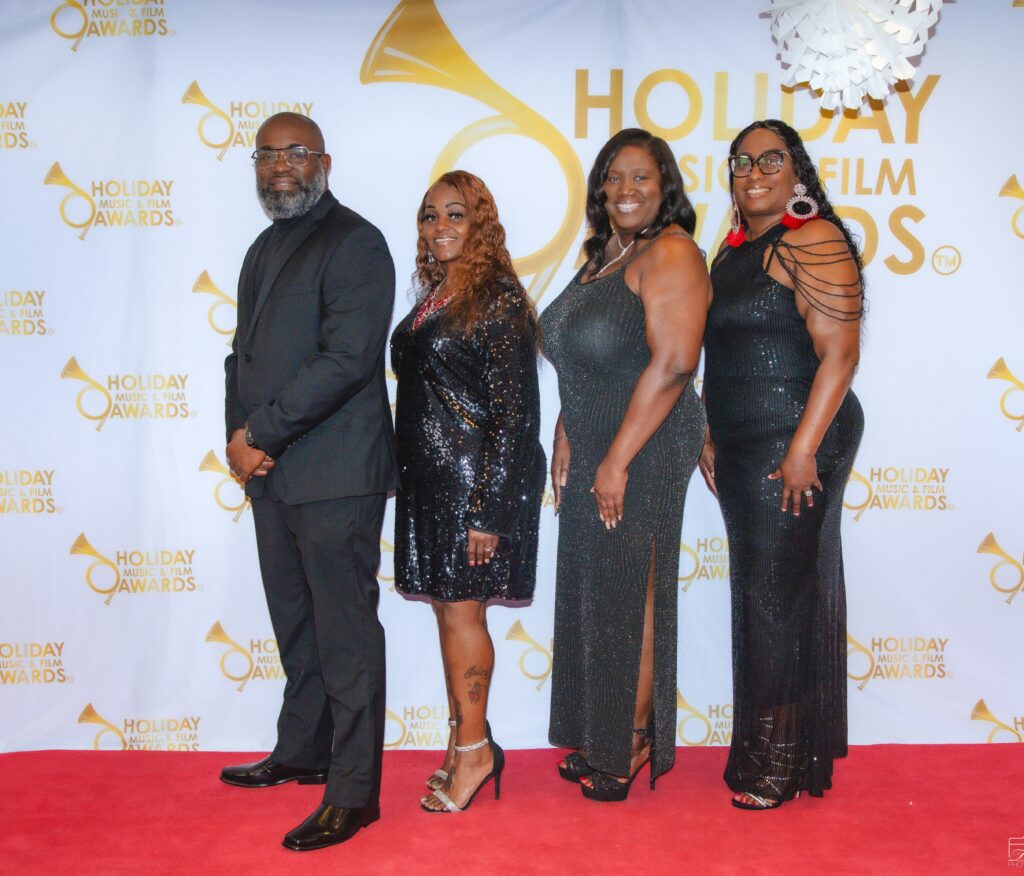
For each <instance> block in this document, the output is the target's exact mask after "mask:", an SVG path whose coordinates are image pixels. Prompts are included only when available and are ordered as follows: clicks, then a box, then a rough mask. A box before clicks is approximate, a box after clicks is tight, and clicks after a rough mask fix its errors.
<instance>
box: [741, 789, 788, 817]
mask: <svg viewBox="0 0 1024 876" xmlns="http://www.w3.org/2000/svg"><path fill="white" fill-rule="evenodd" d="M794 796H795V797H799V796H800V791H797V792H796V794H795V795H794ZM740 797H746V798H747V799H748V800H752V801H753V802H751V803H747V802H745V801H744V800H740ZM782 803H783V801H782V798H781V797H762V796H760V795H759V794H751V793H750V792H749V791H740V792H739V793H738V794H735V795H733V798H732V805H733V806H735V807H736V808H737V809H746V810H748V811H750V812H761V811H762V810H764V809H778V808H779V807H780V806H781V805H782Z"/></svg>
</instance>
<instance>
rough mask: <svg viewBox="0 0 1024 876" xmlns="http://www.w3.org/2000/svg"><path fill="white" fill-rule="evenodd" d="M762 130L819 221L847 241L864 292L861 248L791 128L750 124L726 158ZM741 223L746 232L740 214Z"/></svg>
mask: <svg viewBox="0 0 1024 876" xmlns="http://www.w3.org/2000/svg"><path fill="white" fill-rule="evenodd" d="M762 129H764V130H768V131H771V132H772V133H773V134H775V136H777V137H778V138H779V139H780V140H782V142H783V143H785V144H786V151H787V152H788V153H789V157H790V158H791V159H792V160H793V172H794V173H795V174H796V178H797V180H798V181H799V182H802V183H803V184H804V185H805V186H806V187H807V194H808V195H809V196H810V197H812V198H814V200H815V201H817V202H818V218H819V219H825V220H826V221H828V222H831V223H832V224H833V225H835V227H836V228H838V229H839V231H840V232H841V233H842V235H843V237H844V238H846V243H847V244H848V245H849V247H850V252H851V253H852V254H853V258H854V261H855V262H856V263H857V277H858V279H859V280H860V284H861V290H863V289H864V260H863V259H862V258H861V253H860V246H859V245H858V243H857V241H856V239H855V238H854V236H853V235H852V234H851V233H850V229H849V228H847V227H846V223H845V222H843V220H842V219H840V218H839V217H838V216H837V215H836V211H835V208H834V207H833V206H832V202H831V201H830V200H829V199H828V194H826V192H825V187H824V186H823V185H822V184H821V178H820V177H819V176H818V169H817V168H816V167H815V166H814V162H813V161H811V156H810V155H808V154H807V148H806V147H805V146H804V141H803V140H801V139H800V135H799V134H798V133H797V132H796V131H795V130H794V129H793V128H791V127H790V126H789V125H787V124H786V123H785V122H783V121H780V120H779V119H762V120H761V121H758V122H751V123H750V124H749V125H747V126H746V127H745V128H744V129H743V130H742V131H740V132H739V133H738V134H737V135H736V139H735V140H733V141H732V143H730V144H729V154H730V155H735V154H736V150H737V149H739V147H740V143H742V142H743V138H744V137H746V136H747V134H749V133H750V132H751V131H758V130H762ZM732 187H733V175H732V168H731V167H730V168H729V194H730V195H731V194H732ZM734 203H735V202H734ZM740 220H741V221H742V222H743V227H744V228H746V227H747V220H746V219H745V218H744V217H743V215H742V213H741V214H740Z"/></svg>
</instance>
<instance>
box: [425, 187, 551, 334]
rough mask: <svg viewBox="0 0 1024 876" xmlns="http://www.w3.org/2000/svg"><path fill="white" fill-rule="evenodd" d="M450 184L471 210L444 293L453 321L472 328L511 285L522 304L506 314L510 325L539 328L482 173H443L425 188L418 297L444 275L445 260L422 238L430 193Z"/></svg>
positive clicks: (450, 321) (457, 326)
mask: <svg viewBox="0 0 1024 876" xmlns="http://www.w3.org/2000/svg"><path fill="white" fill-rule="evenodd" d="M442 184H445V185H449V186H452V188H454V189H455V190H456V191H458V193H459V195H460V196H461V197H462V200H463V201H464V202H465V204H466V208H467V210H468V211H469V233H468V234H467V236H466V240H465V242H464V243H463V247H462V255H461V256H460V257H459V258H458V259H457V260H456V261H454V262H449V263H448V274H447V280H446V281H445V293H446V294H447V295H450V296H451V300H450V301H449V302H448V304H447V305H446V307H445V309H444V317H445V319H446V321H447V322H448V324H449V325H451V326H453V327H454V328H455V329H457V330H458V331H461V332H469V331H471V330H472V328H473V326H475V325H476V324H477V322H478V321H479V320H480V319H481V318H482V317H483V316H484V315H485V314H486V313H487V312H488V310H490V309H491V308H492V307H493V305H494V302H495V300H496V299H497V298H498V297H499V296H500V295H502V293H503V292H504V293H505V294H507V293H508V291H513V292H516V293H518V294H519V296H520V297H521V298H522V301H523V307H521V308H517V309H516V310H515V311H514V312H513V311H510V312H508V313H507V314H504V316H505V318H507V320H508V321H509V323H510V324H511V327H512V328H514V329H517V330H520V331H525V330H530V331H532V332H533V333H534V334H536V330H537V312H536V309H535V308H534V306H533V302H532V301H531V300H530V296H529V295H527V294H526V290H525V289H524V288H523V284H522V283H520V282H519V278H518V277H517V276H516V271H515V268H514V267H513V266H512V257H511V256H510V255H509V254H508V249H507V248H506V246H505V229H504V228H503V227H502V225H501V222H499V221H498V207H497V205H496V204H495V203H494V197H493V196H492V195H491V193H490V191H489V190H488V188H487V186H486V185H484V182H483V180H482V179H480V178H479V177H477V176H473V174H471V173H467V172H466V171H464V170H452V171H449V172H448V173H445V174H442V175H441V176H440V177H438V178H437V180H435V181H434V183H433V184H432V185H431V186H430V188H429V189H427V191H426V192H424V194H423V200H422V201H421V202H420V208H419V211H418V212H417V214H416V227H417V230H418V231H419V237H418V239H417V241H416V274H415V277H416V282H417V285H418V286H419V293H420V297H423V296H424V295H426V294H427V293H428V292H429V291H430V290H431V289H433V288H435V287H436V286H437V284H438V283H440V282H441V280H444V279H445V272H444V270H442V268H441V265H440V264H439V263H438V262H436V261H434V260H433V259H432V258H431V257H430V253H429V250H428V249H427V243H426V241H425V240H424V239H423V211H424V208H425V207H426V203H427V195H429V194H430V192H431V191H432V190H433V189H434V188H435V187H437V186H439V185H442Z"/></svg>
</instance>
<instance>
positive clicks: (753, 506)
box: [704, 226, 864, 800]
mask: <svg viewBox="0 0 1024 876" xmlns="http://www.w3.org/2000/svg"><path fill="white" fill-rule="evenodd" d="M785 231H786V229H785V227H783V226H777V227H776V228H774V229H771V230H769V231H767V232H765V233H764V234H763V235H761V237H759V238H758V239H757V240H754V241H749V242H747V243H744V244H743V245H741V246H740V247H738V248H736V249H731V250H729V251H728V252H727V254H726V255H724V256H723V257H722V258H721V259H720V260H719V261H718V263H716V265H715V267H714V268H713V270H712V272H711V280H712V285H713V287H714V301H713V303H712V305H711V309H710V311H709V312H708V322H707V329H706V331H705V335H704V351H705V364H704V402H705V405H706V406H707V412H708V424H709V425H710V427H711V436H712V440H713V441H714V442H715V483H716V485H717V487H718V495H719V502H720V504H721V508H722V516H723V518H724V520H725V528H726V533H727V535H728V538H729V564H730V579H731V591H732V649H733V708H734V712H733V735H732V745H731V748H730V752H729V760H728V764H727V766H726V771H725V779H726V782H727V784H728V785H729V787H730V788H732V790H734V791H737V792H744V791H745V792H747V793H750V794H757V795H759V796H763V797H771V798H775V799H782V800H788V799H790V798H791V797H793V796H794V794H795V793H796V792H797V791H800V790H806V791H809V792H810V793H811V794H812V795H814V796H821V794H822V792H823V791H824V790H826V789H828V788H830V787H831V785H832V762H833V759H834V758H836V757H842V756H844V755H845V754H846V748H847V741H846V728H847V724H846V595H845V593H846V592H845V586H844V581H843V555H842V545H841V541H840V532H839V528H840V521H841V515H842V502H843V490H844V488H845V486H846V481H847V479H848V477H849V475H850V469H851V467H852V465H853V459H854V455H855V454H856V450H857V446H858V444H859V443H860V438H861V434H862V432H863V429H864V415H863V412H862V411H861V407H860V403H859V402H858V401H857V398H856V396H855V395H854V394H853V392H852V391H851V392H848V393H847V396H846V399H845V400H844V401H843V404H842V406H841V407H840V409H839V412H838V414H837V415H836V417H835V419H834V420H833V422H832V424H831V425H830V426H829V428H828V430H827V431H826V433H825V436H824V439H823V440H822V443H821V446H820V448H819V450H818V454H817V464H818V476H819V478H820V480H821V482H822V485H823V486H824V490H823V491H822V492H821V493H818V491H817V490H815V496H814V507H813V508H807V507H806V506H805V507H804V509H803V511H802V512H801V514H800V516H799V517H794V516H793V515H792V514H791V513H787V514H783V513H782V512H781V511H780V506H781V503H782V498H781V497H782V481H781V480H775V481H770V480H768V479H767V476H768V474H769V473H771V472H772V471H773V470H774V469H776V468H777V467H778V466H779V464H780V463H781V462H782V460H783V457H784V456H785V454H786V450H787V448H788V446H789V442H790V439H791V438H792V435H793V432H794V431H795V430H796V427H797V425H798V423H799V421H800V417H801V415H802V414H803V410H804V406H805V405H806V403H807V398H808V395H809V393H810V389H811V383H812V382H813V380H814V375H815V373H816V371H817V368H818V359H817V356H816V355H815V353H814V347H813V344H812V342H811V337H810V335H809V334H808V332H807V328H806V325H805V323H804V320H803V318H802V317H801V316H800V313H799V312H798V310H797V307H796V303H795V296H796V295H802V296H804V297H805V298H812V297H813V298H814V299H815V300H817V301H819V302H824V304H823V306H828V300H829V299H828V298H827V297H824V296H823V292H828V291H829V290H827V289H825V287H824V286H822V287H821V288H815V287H811V286H808V287H806V288H797V289H795V290H794V289H791V288H788V287H787V286H785V285H783V284H782V283H779V282H778V281H776V280H774V279H773V278H772V277H770V276H769V275H768V273H767V272H766V271H765V269H764V267H763V265H764V263H765V262H764V259H765V254H766V252H767V251H768V248H769V247H776V250H775V251H774V252H772V253H771V257H773V258H774V257H777V256H778V255H779V253H783V252H784V253H786V255H785V256H784V257H785V258H787V259H792V258H798V257H800V255H799V254H791V253H789V252H787V251H786V248H785V245H784V244H782V245H781V246H780V245H779V238H780V237H781V235H782V234H783V233H784V232H785ZM835 250H836V245H835V244H834V243H833V244H832V245H831V251H832V252H833V254H834V253H835ZM844 251H845V258H846V259H847V260H849V259H850V254H849V249H848V248H846V247H845V246H844ZM787 274H790V276H791V278H792V277H793V276H795V275H796V272H795V271H794V272H792V273H791V272H790V271H789V270H787ZM832 291H834V292H835V294H836V295H848V294H849V293H850V290H849V289H847V290H842V289H839V290H832ZM855 294H856V295H857V296H858V301H859V295H860V293H859V289H858V290H857V291H856V293H855ZM809 303H810V302H809ZM812 306H814V305H813V304H812ZM816 309H819V311H820V312H827V311H825V310H822V309H821V308H816Z"/></svg>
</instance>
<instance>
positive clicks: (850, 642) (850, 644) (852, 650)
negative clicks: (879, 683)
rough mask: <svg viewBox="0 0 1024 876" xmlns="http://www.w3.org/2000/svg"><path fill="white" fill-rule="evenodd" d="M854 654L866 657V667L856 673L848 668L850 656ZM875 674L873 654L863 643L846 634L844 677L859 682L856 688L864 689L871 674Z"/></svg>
mask: <svg viewBox="0 0 1024 876" xmlns="http://www.w3.org/2000/svg"><path fill="white" fill-rule="evenodd" d="M854 655H858V656H859V657H861V658H866V659H867V661H868V662H867V669H866V670H865V671H864V672H862V673H861V674H860V675H858V674H857V673H856V672H854V671H853V670H852V669H851V668H850V663H851V662H852V661H851V659H850V658H852V657H853V656H854ZM874 674H875V655H874V654H872V653H871V652H870V651H869V650H868V649H867V648H866V647H864V645H862V644H861V643H860V642H858V641H857V640H856V639H855V638H854V637H853V636H851V635H850V634H849V633H847V634H846V677H847V678H848V679H850V681H856V682H859V684H858V685H857V690H864V688H865V687H866V686H867V683H868V682H869V681H871V676H872V675H874Z"/></svg>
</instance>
